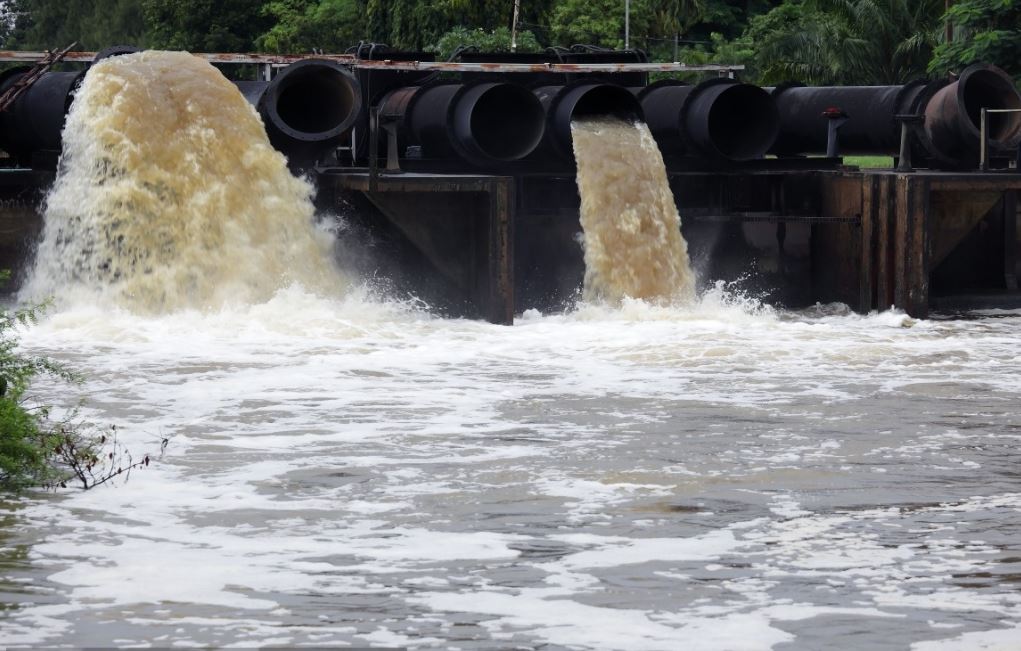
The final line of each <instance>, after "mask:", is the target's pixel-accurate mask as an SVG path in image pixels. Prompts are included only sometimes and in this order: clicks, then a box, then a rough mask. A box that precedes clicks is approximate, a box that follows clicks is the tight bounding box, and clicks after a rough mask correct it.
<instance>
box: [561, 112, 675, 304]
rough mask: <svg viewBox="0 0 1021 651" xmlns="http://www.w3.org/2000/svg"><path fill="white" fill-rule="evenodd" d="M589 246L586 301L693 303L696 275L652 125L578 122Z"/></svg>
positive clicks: (597, 120)
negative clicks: (629, 300) (691, 301)
mask: <svg viewBox="0 0 1021 651" xmlns="http://www.w3.org/2000/svg"><path fill="white" fill-rule="evenodd" d="M571 135H572V137H573V144H574V154H575V160H576V162H577V165H578V193H579V194H580V195H581V226H582V231H583V233H584V246H585V286H584V296H585V298H586V300H589V301H607V302H610V303H614V304H619V303H620V301H621V300H623V299H624V298H640V299H644V300H655V301H666V302H671V301H673V302H676V301H683V300H690V299H691V298H692V296H693V295H694V293H695V277H694V274H693V273H692V271H691V265H690V264H689V262H688V246H687V243H686V242H685V241H684V238H683V237H682V236H681V224H680V217H679V216H678V215H677V207H676V205H675V204H674V196H673V193H672V192H671V191H670V184H669V182H668V181H667V176H666V166H665V165H664V164H663V156H662V155H661V154H660V151H659V147H658V146H657V145H656V141H655V140H654V139H653V138H652V133H651V132H650V131H649V127H648V126H646V125H645V123H643V122H630V121H625V120H621V119H619V118H615V117H609V116H605V117H587V118H583V119H578V120H574V121H573V122H572V123H571Z"/></svg>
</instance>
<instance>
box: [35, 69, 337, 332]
mask: <svg viewBox="0 0 1021 651" xmlns="http://www.w3.org/2000/svg"><path fill="white" fill-rule="evenodd" d="M63 142H64V152H63V156H62V159H61V163H60V169H59V171H58V175H57V178H56V180H55V183H54V186H53V188H52V189H51V191H50V193H49V195H48V196H47V199H46V208H45V228H44V235H43V240H42V242H41V244H40V246H39V251H38V255H37V259H36V266H35V269H34V271H33V277H32V278H31V279H30V280H29V283H28V286H27V288H26V291H27V292H28V293H29V294H30V295H32V296H33V297H39V296H46V295H50V296H55V297H56V298H57V300H58V301H59V300H61V299H64V298H66V297H67V296H68V295H71V294H74V293H75V292H80V291H85V292H87V293H89V294H93V295H95V294H99V295H104V296H110V297H112V299H113V301H114V302H115V303H117V304H119V305H121V306H123V307H126V308H128V309H131V310H134V311H139V312H147V313H159V312H166V311H175V310H179V309H189V308H193V309H209V308H213V309H215V308H218V307H221V306H223V305H226V304H248V303H253V302H261V301H264V300H267V299H269V298H270V297H272V296H273V295H274V293H275V292H276V291H277V290H279V289H281V288H282V287H285V286H289V285H292V284H297V285H301V286H302V287H304V288H306V289H308V290H310V291H314V292H317V293H327V292H337V291H339V290H338V286H342V285H344V284H345V283H344V281H343V279H342V278H341V277H340V275H339V274H338V272H337V271H336V269H334V267H333V263H332V261H331V237H330V236H329V235H328V234H326V233H324V232H320V231H319V230H317V229H316V228H315V225H314V223H313V216H314V208H313V204H312V195H313V189H312V187H311V185H310V184H309V183H308V182H306V181H305V180H303V179H299V178H295V177H294V176H293V175H291V174H290V173H289V172H288V170H287V166H286V159H285V158H284V156H283V155H281V154H280V153H279V152H277V151H276V150H274V149H273V148H272V147H271V146H270V144H269V141H268V139H267V137H266V133H265V130H264V128H263V125H262V122H261V121H260V119H259V116H258V114H257V113H256V112H255V110H254V109H253V108H252V107H251V106H250V105H249V104H248V102H246V101H245V99H244V98H243V97H242V95H241V93H240V92H239V91H238V90H237V88H236V87H235V86H234V85H233V84H232V83H230V82H229V81H228V80H227V79H225V78H224V77H223V75H221V74H220V72H219V71H217V70H216V69H215V68H213V67H212V66H211V65H209V64H208V63H206V62H204V61H202V60H200V59H198V58H196V57H194V56H192V55H190V54H187V53H185V52H155V51H148V52H142V53H138V54H132V55H127V56H121V57H113V58H109V59H105V60H104V61H102V62H100V63H98V64H97V65H96V66H94V67H93V68H92V69H91V70H90V71H89V73H88V75H86V77H85V79H84V82H83V84H82V86H81V88H80V89H79V90H78V92H77V94H76V97H75V100H74V103H73V105H72V107H71V110H70V113H69V115H68V118H67V123H66V125H65V128H64V133H63Z"/></svg>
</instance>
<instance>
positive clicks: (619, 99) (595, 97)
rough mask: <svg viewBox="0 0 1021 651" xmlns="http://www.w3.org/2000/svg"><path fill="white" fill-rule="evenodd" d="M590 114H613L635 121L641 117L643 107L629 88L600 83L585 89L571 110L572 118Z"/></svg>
mask: <svg viewBox="0 0 1021 651" xmlns="http://www.w3.org/2000/svg"><path fill="white" fill-rule="evenodd" d="M590 115H612V116H614V117H618V118H620V119H622V120H631V121H634V120H638V119H640V117H641V115H642V109H641V105H640V104H639V103H638V100H637V99H636V98H635V96H634V95H632V94H631V93H630V92H629V91H628V90H627V89H625V88H622V87H620V86H609V85H603V84H600V85H596V86H591V87H590V88H588V89H587V90H585V91H584V92H583V93H582V94H581V96H580V97H579V98H578V101H577V102H575V104H574V108H573V109H572V111H571V119H572V120H573V119H575V118H581V117H587V116H590Z"/></svg>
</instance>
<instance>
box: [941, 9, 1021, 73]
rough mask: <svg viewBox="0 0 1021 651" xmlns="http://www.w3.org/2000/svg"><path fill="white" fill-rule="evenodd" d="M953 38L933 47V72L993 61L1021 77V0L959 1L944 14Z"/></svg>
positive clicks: (954, 69) (956, 69) (955, 69)
mask: <svg viewBox="0 0 1021 651" xmlns="http://www.w3.org/2000/svg"><path fill="white" fill-rule="evenodd" d="M945 19H946V20H949V21H950V23H951V24H952V25H953V26H954V28H955V29H954V31H955V34H954V39H953V40H952V41H951V42H950V43H942V44H941V45H939V46H938V47H937V48H936V52H935V56H934V57H933V59H932V62H931V63H930V65H929V69H930V70H931V71H933V72H947V71H959V70H960V69H961V68H963V67H965V66H967V65H968V64H970V63H975V62H979V61H981V62H984V63H994V64H996V65H998V66H1000V67H1001V68H1003V69H1004V70H1006V71H1007V72H1009V73H1011V74H1013V75H1014V76H1015V77H1021V0H958V2H957V3H956V4H954V6H953V7H951V8H950V10H949V11H948V12H947V13H946V16H945Z"/></svg>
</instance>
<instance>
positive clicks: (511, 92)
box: [471, 84, 544, 161]
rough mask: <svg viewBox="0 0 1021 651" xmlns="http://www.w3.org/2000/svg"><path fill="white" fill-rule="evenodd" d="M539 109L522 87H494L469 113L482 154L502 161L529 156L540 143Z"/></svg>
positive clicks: (541, 119) (530, 94) (541, 112)
mask: <svg viewBox="0 0 1021 651" xmlns="http://www.w3.org/2000/svg"><path fill="white" fill-rule="evenodd" d="M543 115H544V114H543V110H542V105H541V104H540V103H539V101H538V100H537V99H536V98H535V95H533V94H532V93H531V92H530V91H528V90H527V89H525V88H524V87H522V86H514V85H511V84H494V85H493V86H492V87H490V88H488V89H487V90H485V91H484V92H483V93H482V94H481V95H480V96H479V97H478V98H477V99H476V100H475V103H474V106H472V109H471V133H472V135H473V137H474V139H475V142H476V143H477V144H478V146H479V148H480V149H482V151H483V152H485V154H486V155H487V156H489V157H491V158H494V159H497V160H503V161H510V160H517V159H519V158H523V157H524V156H527V155H528V154H530V153H531V152H532V150H533V149H535V147H536V146H537V145H538V144H539V141H540V140H542V134H543V130H544V129H543Z"/></svg>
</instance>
